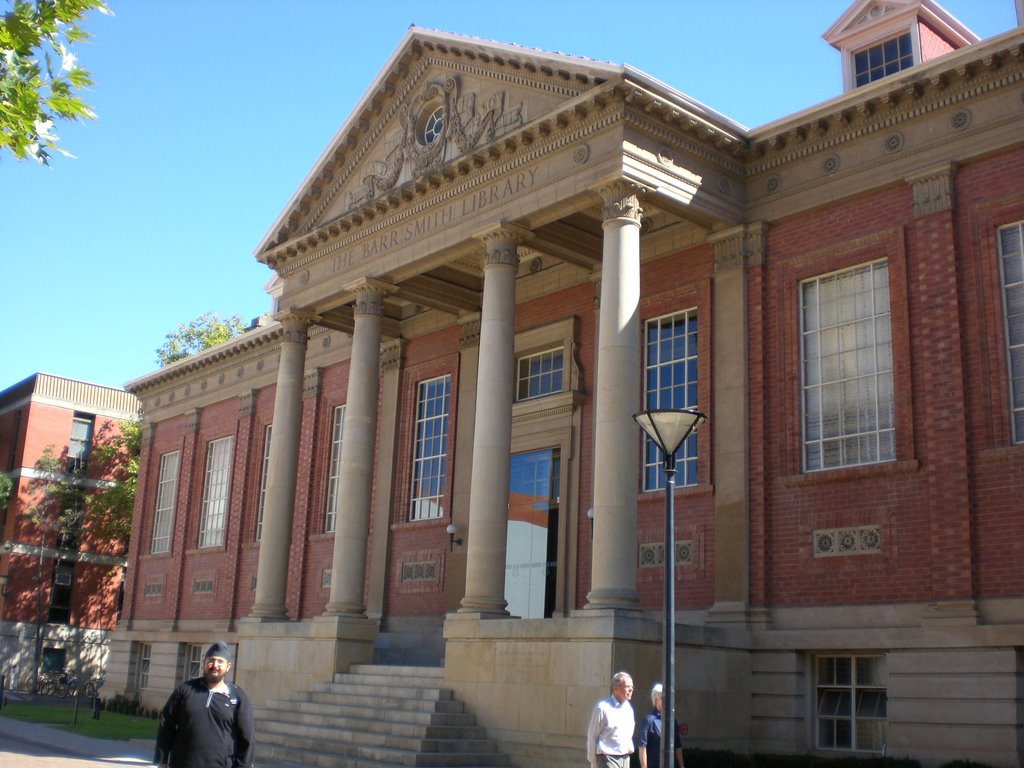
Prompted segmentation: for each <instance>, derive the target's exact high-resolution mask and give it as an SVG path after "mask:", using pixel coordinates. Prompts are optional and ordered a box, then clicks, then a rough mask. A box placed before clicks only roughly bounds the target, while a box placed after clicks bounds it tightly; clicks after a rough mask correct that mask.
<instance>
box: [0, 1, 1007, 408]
mask: <svg viewBox="0 0 1024 768" xmlns="http://www.w3.org/2000/svg"><path fill="white" fill-rule="evenodd" d="M108 2H109V4H110V7H111V9H112V10H113V11H114V14H115V15H114V16H113V17H108V16H102V15H99V14H91V15H90V16H89V17H88V18H87V19H86V22H85V28H86V29H87V30H88V31H90V32H91V33H92V34H93V39H92V40H91V41H90V42H89V43H88V44H86V45H82V46H79V48H78V49H77V52H78V55H79V61H80V62H81V64H82V65H83V66H85V67H86V68H87V69H90V70H91V71H92V72H93V74H94V78H95V81H96V82H95V85H94V86H93V87H92V88H91V89H90V91H89V92H88V94H87V96H86V98H87V101H88V102H89V103H90V104H91V105H92V107H93V108H94V110H95V111H96V113H97V114H98V116H99V119H98V120H95V121H91V122H88V123H83V124H73V125H68V124H64V125H58V126H57V133H58V134H59V135H60V137H61V140H62V142H61V143H62V145H63V146H65V147H66V148H67V149H68V150H70V151H71V152H72V153H74V154H75V155H76V158H77V159H67V158H64V157H60V156H57V157H55V158H54V160H53V162H52V166H51V167H50V168H45V167H42V166H39V165H37V164H35V163H34V162H16V161H14V160H12V159H11V158H10V156H9V155H8V154H4V155H2V156H0V287H2V293H0V295H2V298H0V321H2V327H3V328H4V331H5V333H4V341H3V344H2V348H3V351H2V354H0V390H2V389H5V388H6V387H8V386H10V385H11V384H14V383H15V382H17V381H20V380H21V379H23V378H25V377H26V376H29V375H31V374H32V373H34V372H36V371H45V372H48V373H53V374H56V375H60V376H68V377H71V378H76V379H83V380H85V381H91V382H95V383H98V384H106V385H110V386H121V385H122V384H124V383H125V382H126V381H129V380H131V379H134V378H137V377H139V376H142V375H144V374H146V373H149V372H150V371H153V370H155V369H156V367H157V365H156V354H155V350H156V348H157V347H159V346H160V345H161V344H162V343H163V341H164V337H165V335H166V334H167V333H168V332H169V331H172V330H173V329H174V328H175V327H176V326H177V324H178V323H179V322H182V321H186V322H187V321H189V320H191V319H192V318H194V317H196V316H197V315H199V314H200V313H202V312H205V311H215V312H219V313H221V314H224V315H231V314H235V313H237V314H240V315H242V317H243V318H245V319H246V320H248V319H250V318H253V317H256V316H258V315H260V314H262V313H263V312H265V311H266V310H267V309H268V307H269V301H268V299H267V297H266V294H265V293H264V292H263V285H264V284H265V282H266V281H267V279H268V278H269V277H270V272H269V271H268V270H267V268H266V267H264V266H263V265H262V264H260V263H259V262H257V261H256V260H255V258H254V257H253V255H252V254H253V251H254V249H255V248H256V246H257V244H258V243H259V242H260V240H261V239H262V238H263V235H264V234H265V233H266V232H267V230H268V229H269V227H270V225H271V224H272V223H273V222H274V220H275V218H276V217H277V215H278V213H280V211H281V209H282V208H283V206H284V205H285V203H286V202H287V201H288V199H289V198H290V197H291V195H292V193H293V192H294V191H295V189H296V188H297V187H298V185H299V184H300V183H301V181H302V179H303V178H304V177H305V176H306V174H307V172H308V171H309V170H310V167H311V166H312V164H313V163H314V162H315V160H316V158H317V157H318V156H319V155H320V153H321V151H322V150H323V149H324V147H325V146H326V145H327V142H328V141H329V140H330V139H331V137H332V136H333V135H334V133H335V132H336V131H337V129H338V128H339V127H340V125H341V123H342V122H343V121H344V120H345V118H346V116H347V115H348V114H349V112H350V111H351V110H352V108H353V107H354V106H355V104H356V103H357V102H358V100H359V98H360V97H361V96H362V94H363V91H364V90H365V89H366V88H367V86H369V84H370V83H371V81H372V80H373V78H374V76H375V75H376V74H377V72H378V70H379V69H380V68H381V67H382V66H383V65H384V64H385V62H386V61H387V59H388V58H389V56H390V55H391V53H392V52H393V50H394V49H395V47H396V46H397V45H398V43H399V42H400V40H401V39H402V37H403V35H404V34H405V32H406V29H407V28H408V26H409V25H410V24H415V25H417V26H421V27H428V28H432V29H440V30H443V31H446V32H456V33H460V34H465V35H473V36H477V37H481V38H485V39H491V40H499V41H502V42H508V43H518V44H521V45H525V46H530V47H533V48H540V49H544V50H548V51H559V52H562V53H567V54H572V55H578V56H585V57H588V58H592V59H598V60H602V61H607V62H612V63H615V64H630V65H632V66H634V67H636V68H638V69H641V70H643V71H644V72H646V73H647V74H649V75H652V76H654V77H656V78H658V79H659V80H662V81H663V82H665V83H667V84H669V85H671V86H673V87H674V88H676V89H678V90H680V91H683V92H684V93H686V94H687V95H689V96H690V97H692V98H694V99H697V100H698V101H700V102H703V103H704V104H706V105H707V106H709V107H711V108H713V109H715V110H717V111H718V112H721V113H722V114H724V115H726V116H727V117H729V118H731V119H732V120H735V121H736V122H739V123H742V124H744V125H747V126H751V127H753V126H757V125H762V124H764V123H767V122H770V121H772V120H775V119H777V118H780V117H784V116H786V115H788V114H790V113H793V112H797V111H799V110H801V109H804V108H806V107H810V106H812V105H814V104H817V103H819V102H821V101H825V100H827V99H830V98H832V97H833V96H836V95H838V94H839V93H840V92H841V90H842V87H841V74H840V73H841V69H840V61H839V55H838V53H837V52H835V51H834V50H833V49H832V48H830V47H829V46H828V45H827V44H826V43H825V42H824V41H823V40H822V39H821V34H822V33H823V32H824V31H825V30H826V29H828V27H829V26H830V25H831V24H832V23H833V22H834V21H835V20H836V19H837V18H838V17H839V16H840V15H841V14H842V13H843V12H844V11H845V10H846V9H847V7H848V6H849V2H847V0H775V1H774V2H770V1H769V0H719V2H698V0H675V1H674V2H659V1H657V0H655V1H654V2H646V3H638V4H635V5H629V4H624V3H622V2H620V1H616V2H610V1H608V0H592V1H591V2H587V3H583V2H570V1H568V0H565V1H562V2H560V1H559V0H546V1H545V2H537V0H519V2H512V3H500V2H497V3H496V2H484V1H483V0H474V2H462V1H453V0H440V1H439V2H434V3H426V2H407V1H406V0H394V1H391V2H388V1H385V2H377V3H355V2H348V1H347V0H337V1H336V2H328V1H327V0H289V1H287V2H281V1H280V0H273V1H271V0H175V2H156V0H108ZM942 5H943V6H944V7H945V8H946V9H947V10H948V11H950V12H951V13H952V14H953V15H954V16H956V17H957V18H958V19H960V21H962V22H963V23H964V24H966V25H967V26H968V27H970V28H971V29H972V30H973V31H974V32H975V33H976V34H978V35H979V36H980V37H982V38H987V37H991V36H993V35H996V34H999V33H1001V32H1005V31H1007V30H1009V29H1011V28H1012V27H1014V26H1015V25H1016V13H1015V10H1014V3H1013V0H944V2H942ZM7 7H8V0H0V9H3V10H6V8H7Z"/></svg>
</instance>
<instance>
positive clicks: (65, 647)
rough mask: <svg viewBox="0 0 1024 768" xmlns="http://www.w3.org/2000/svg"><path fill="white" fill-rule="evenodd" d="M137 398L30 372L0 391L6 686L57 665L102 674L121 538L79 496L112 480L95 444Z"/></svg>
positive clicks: (115, 430) (117, 603) (1, 641)
mask: <svg viewBox="0 0 1024 768" xmlns="http://www.w3.org/2000/svg"><path fill="white" fill-rule="evenodd" d="M138 418H139V401H138V400H137V399H136V398H135V396H134V395H132V394H130V393H128V392H126V391H124V390H123V389H115V388H112V387H104V386H100V385H98V384H89V383H87V382H83V381H77V380H74V379H68V378H64V377H61V376H53V375H51V374H47V373H36V374H33V375H32V376H29V377H28V378H27V379H25V380H24V381H20V382H18V383H17V384H14V385H12V386H10V387H8V388H7V389H5V390H3V391H2V392H0V471H2V472H3V473H4V474H5V475H6V477H7V478H9V479H10V480H11V490H10V495H9V497H8V498H7V503H6V506H5V508H3V509H0V664H2V669H0V674H3V675H4V676H5V682H6V685H7V686H8V687H10V688H14V687H18V688H22V687H24V686H25V685H26V684H27V683H28V682H29V681H30V679H31V678H32V677H33V676H36V675H38V674H44V675H53V674H55V673H58V672H61V671H67V672H70V673H72V674H74V675H76V676H77V678H78V680H79V681H81V684H82V685H83V686H84V685H85V682H86V681H87V680H89V679H91V678H92V677H94V676H96V675H99V674H102V671H103V668H104V666H105V664H106V661H107V657H108V650H109V648H108V644H109V640H110V634H111V632H112V631H113V629H114V626H115V625H116V624H117V619H118V614H119V612H120V608H121V599H122V589H123V581H124V566H125V562H126V560H125V554H126V553H125V551H124V542H117V541H111V540H107V539H103V538H101V537H99V536H98V535H97V533H96V532H95V531H91V530H90V527H89V525H88V524H87V520H85V518H84V517H83V513H84V511H85V505H86V503H87V497H88V496H89V495H90V494H92V493H95V492H96V491H97V490H99V489H102V488H104V487H108V486H109V485H110V484H111V483H113V482H117V481H119V480H120V479H121V478H119V477H118V476H117V475H116V471H115V469H114V468H113V466H112V464H111V463H109V462H102V461H98V460H97V459H96V449H97V447H98V446H100V445H104V444H110V443H111V441H112V440H113V439H114V438H116V436H117V435H119V434H120V432H121V428H122V425H123V424H124V423H125V422H137V421H138Z"/></svg>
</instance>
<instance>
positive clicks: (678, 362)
mask: <svg viewBox="0 0 1024 768" xmlns="http://www.w3.org/2000/svg"><path fill="white" fill-rule="evenodd" d="M644 404H645V405H644V407H645V408H647V409H653V408H696V407H697V310H696V309H688V310H686V311H685V312H677V313H675V314H672V315H665V316H664V317H656V318H654V319H652V320H648V321H647V322H646V323H645V326H644ZM643 444H644V454H643V489H644V490H645V491H655V490H659V489H663V488H664V487H665V466H664V461H663V460H662V458H661V452H660V450H659V449H658V446H657V445H656V444H655V442H654V441H653V440H651V438H649V437H647V436H646V435H644V437H643ZM676 482H677V484H678V485H680V486H682V485H695V484H696V483H697V436H696V434H692V435H690V436H689V437H688V438H686V440H684V441H683V444H682V445H681V446H679V450H678V451H676Z"/></svg>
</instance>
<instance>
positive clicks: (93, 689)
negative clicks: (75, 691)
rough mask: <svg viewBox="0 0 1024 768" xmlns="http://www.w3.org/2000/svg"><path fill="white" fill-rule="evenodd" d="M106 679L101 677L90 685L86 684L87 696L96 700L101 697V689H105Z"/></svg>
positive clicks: (91, 681) (96, 678)
mask: <svg viewBox="0 0 1024 768" xmlns="http://www.w3.org/2000/svg"><path fill="white" fill-rule="evenodd" d="M103 682H104V677H103V675H99V676H98V677H94V678H93V679H92V680H90V681H89V682H88V683H86V684H85V695H86V696H88V697H89V698H90V699H94V698H96V697H97V696H99V695H100V688H102V687H103Z"/></svg>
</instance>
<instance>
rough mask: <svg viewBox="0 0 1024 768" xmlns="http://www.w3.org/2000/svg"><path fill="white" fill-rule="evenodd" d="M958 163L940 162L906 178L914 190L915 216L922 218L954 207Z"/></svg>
mask: <svg viewBox="0 0 1024 768" xmlns="http://www.w3.org/2000/svg"><path fill="white" fill-rule="evenodd" d="M955 170H956V165H955V164H954V163H951V162H946V163H940V164H939V165H934V166H932V167H930V168H925V169H924V170H922V171H919V172H918V173H915V174H912V175H910V176H907V177H905V178H904V181H906V182H907V183H908V184H909V185H910V186H911V188H912V189H913V191H914V218H915V219H920V218H922V217H924V216H930V215H931V214H933V213H939V212H940V211H948V210H950V209H952V208H953V175H954V171H955Z"/></svg>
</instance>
